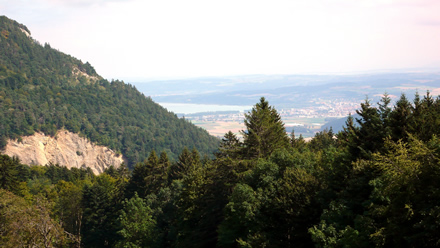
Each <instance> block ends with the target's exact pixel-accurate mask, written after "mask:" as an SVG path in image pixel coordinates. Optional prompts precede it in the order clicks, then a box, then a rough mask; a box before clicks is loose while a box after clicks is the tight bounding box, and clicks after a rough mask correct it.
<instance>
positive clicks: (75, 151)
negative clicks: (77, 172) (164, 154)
mask: <svg viewBox="0 0 440 248" xmlns="http://www.w3.org/2000/svg"><path fill="white" fill-rule="evenodd" d="M3 153H4V154H7V155H9V156H11V157H12V156H17V157H19V158H20V160H21V162H22V163H24V164H29V165H46V164H48V163H49V162H51V163H53V164H59V165H63V166H66V167H67V168H72V167H76V168H81V167H85V166H86V167H90V168H91V169H92V171H93V172H94V173H95V174H99V173H102V172H103V171H104V170H105V169H106V168H108V167H109V166H111V165H113V166H115V167H119V166H120V165H121V163H122V162H125V159H124V158H123V156H122V155H120V156H117V155H116V154H115V152H113V151H112V150H111V149H109V148H107V147H105V146H99V145H95V144H93V143H92V142H90V141H89V140H88V139H86V138H82V137H80V136H79V135H78V134H74V133H71V132H69V131H65V130H60V131H58V133H57V135H56V136H55V137H50V136H46V135H44V134H43V133H35V134H34V135H31V136H26V137H22V138H21V141H18V140H8V144H7V145H6V147H5V149H4V151H3Z"/></svg>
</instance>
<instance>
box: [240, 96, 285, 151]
mask: <svg viewBox="0 0 440 248" xmlns="http://www.w3.org/2000/svg"><path fill="white" fill-rule="evenodd" d="M244 124H245V126H246V130H244V131H242V132H241V133H242V135H243V155H244V156H245V157H247V158H267V157H269V156H270V155H271V154H272V153H273V152H274V151H275V150H276V149H279V148H288V147H289V137H288V135H287V133H286V129H285V128H284V123H283V122H282V121H281V116H280V115H279V114H278V112H277V111H276V109H275V108H273V107H272V106H270V105H269V102H267V101H266V99H265V98H264V97H262V98H261V99H260V102H259V103H257V104H256V105H255V106H254V107H253V108H252V110H251V111H250V112H249V113H247V114H245V119H244Z"/></svg>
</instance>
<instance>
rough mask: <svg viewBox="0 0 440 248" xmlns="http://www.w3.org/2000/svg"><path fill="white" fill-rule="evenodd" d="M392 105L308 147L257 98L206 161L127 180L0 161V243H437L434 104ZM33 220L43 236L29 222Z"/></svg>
mask: <svg viewBox="0 0 440 248" xmlns="http://www.w3.org/2000/svg"><path fill="white" fill-rule="evenodd" d="M390 102H391V99H390V98H389V97H388V96H386V95H385V96H384V97H383V98H382V100H381V101H380V102H379V103H378V105H377V106H372V105H371V103H370V102H369V101H368V100H366V101H365V102H364V103H362V104H361V108H360V110H359V111H357V112H358V114H359V116H360V118H359V119H356V120H354V119H353V118H349V119H348V121H347V125H346V127H345V128H344V130H343V131H341V132H339V133H337V134H334V133H333V132H332V130H326V131H323V132H319V133H317V134H316V135H315V137H314V138H313V139H312V140H311V141H310V142H305V141H304V140H303V139H302V137H301V136H300V137H295V135H294V133H292V135H291V136H290V137H288V135H287V134H286V132H285V129H284V124H283V123H282V122H281V119H280V116H279V114H278V113H277V112H276V110H275V109H274V108H273V107H271V106H270V105H269V104H268V102H267V101H266V100H265V99H264V98H262V99H261V101H260V102H259V103H257V104H256V105H255V106H254V108H253V109H252V110H251V112H249V113H248V114H247V115H246V116H245V125H246V130H244V131H243V132H242V135H243V139H238V138H237V136H236V135H234V134H233V133H231V132H228V133H227V134H225V137H224V138H223V140H222V142H221V144H220V148H219V151H218V152H217V153H216V155H215V159H209V158H207V157H200V155H199V153H198V151H197V150H196V149H193V150H189V149H186V148H185V149H183V150H182V152H181V153H180V155H179V158H178V161H176V162H170V161H169V159H168V156H167V153H166V152H161V153H160V154H159V155H158V154H156V153H155V152H151V153H150V154H149V156H148V158H146V159H145V160H144V162H141V163H138V164H136V166H135V167H134V169H133V170H132V171H131V172H129V171H128V170H127V169H126V168H125V167H120V168H116V169H115V168H113V167H111V168H109V169H108V170H107V171H106V172H105V173H103V174H101V175H99V176H95V175H93V174H92V173H90V171H87V170H79V169H72V170H67V169H66V168H64V167H59V166H56V165H50V166H47V167H41V166H32V167H27V166H24V165H21V164H20V163H19V161H18V160H17V159H14V158H9V157H7V156H5V155H3V156H2V157H1V158H2V160H1V163H0V164H1V167H0V172H1V176H0V181H1V182H0V185H1V187H2V188H3V190H2V191H1V194H2V196H1V197H0V199H1V200H0V201H1V203H0V218H1V219H2V223H3V224H2V226H1V229H0V232H1V233H2V239H1V242H2V244H1V245H2V246H5V247H8V245H9V246H11V247H18V246H20V245H22V246H37V244H40V243H38V242H47V243H46V244H50V245H52V246H55V247H399V246H400V247H435V246H438V244H439V242H440V238H439V237H440V233H439V230H440V224H439V222H438V220H439V218H440V191H439V190H438V189H439V188H440V164H439V162H440V161H439V158H440V139H439V138H438V135H439V134H440V128H439V125H438V123H439V122H440V100H439V98H435V99H434V98H433V97H432V96H430V95H429V93H428V94H427V95H426V96H424V97H423V98H422V99H421V98H420V97H419V96H418V95H416V97H415V100H414V102H412V103H411V102H409V101H408V100H407V99H406V97H405V96H404V95H402V96H401V98H400V99H399V100H398V101H397V102H396V103H395V105H394V106H390ZM355 122H357V125H354V123H355ZM35 218H40V219H41V220H43V219H44V220H45V221H39V222H38V223H40V224H44V225H51V227H52V228H50V229H44V230H50V231H49V232H48V233H44V232H41V228H39V227H38V225H31V224H28V223H29V222H32V221H34V222H37V220H35ZM43 234H44V235H43ZM48 237H49V238H48ZM20 242H21V243H20ZM32 242H33V243H32ZM17 244H19V245H17Z"/></svg>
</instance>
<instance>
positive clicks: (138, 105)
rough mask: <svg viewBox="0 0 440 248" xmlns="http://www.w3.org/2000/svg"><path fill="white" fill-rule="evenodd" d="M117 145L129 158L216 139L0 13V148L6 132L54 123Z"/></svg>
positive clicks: (16, 134) (51, 129) (209, 147)
mask: <svg viewBox="0 0 440 248" xmlns="http://www.w3.org/2000/svg"><path fill="white" fill-rule="evenodd" d="M62 129H65V130H68V131H70V132H73V133H79V134H80V135H83V136H85V137H86V138H88V139H89V140H90V141H92V142H94V143H96V144H98V145H103V146H107V147H109V148H110V149H112V150H115V151H116V152H117V153H122V154H123V155H124V156H125V157H126V158H127V161H128V164H129V165H133V164H134V163H136V162H139V161H142V160H143V159H144V158H146V157H147V156H148V153H149V152H150V151H151V150H153V149H154V150H156V151H158V152H160V151H162V150H165V151H166V152H167V153H168V156H169V157H170V158H176V157H177V154H179V153H180V151H181V150H182V149H183V147H185V146H188V147H195V148H196V149H197V150H198V151H199V152H201V153H202V154H212V152H214V151H215V149H216V148H217V145H218V142H219V141H218V140H217V139H216V138H215V137H212V136H210V135H209V134H208V133H207V132H206V131H205V130H203V129H201V128H198V127H196V126H194V125H192V124H191V123H189V122H188V121H186V120H184V119H179V118H177V116H176V115H175V114H173V113H171V112H168V111H167V110H166V109H165V108H163V107H161V106H159V105H158V104H156V103H154V102H153V101H152V100H151V99H150V98H149V97H145V96H144V95H143V94H141V93H140V92H139V91H138V90H137V89H136V88H135V87H133V86H131V85H128V84H125V83H124V82H121V81H111V82H109V81H107V80H105V79H103V78H102V77H101V76H99V75H98V74H97V73H96V71H95V70H94V68H93V67H92V66H91V65H90V64H89V63H88V62H87V63H83V62H81V61H80V60H78V59H75V58H73V57H72V56H69V55H66V54H64V53H62V52H59V51H57V50H55V49H52V48H51V47H50V45H49V44H45V45H44V46H42V45H41V44H39V43H38V42H37V41H35V40H33V39H32V38H31V36H30V31H29V30H28V29H27V28H26V27H25V26H24V25H22V24H19V23H17V22H16V21H13V20H10V19H8V18H7V17H5V16H1V17H0V148H4V147H5V146H6V144H7V140H8V139H18V138H20V137H23V136H29V135H32V134H34V133H35V132H42V133H45V134H46V135H51V136H54V135H55V134H56V132H57V130H62Z"/></svg>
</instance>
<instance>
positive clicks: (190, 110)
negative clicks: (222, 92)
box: [158, 102, 253, 114]
mask: <svg viewBox="0 0 440 248" xmlns="http://www.w3.org/2000/svg"><path fill="white" fill-rule="evenodd" d="M158 104H160V105H161V106H163V107H164V108H166V109H168V111H172V112H174V113H176V114H195V113H200V112H216V111H240V112H244V111H248V110H251V109H252V107H253V106H240V105H216V104H193V103H167V102H158Z"/></svg>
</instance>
